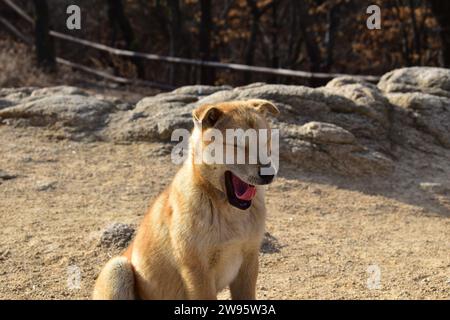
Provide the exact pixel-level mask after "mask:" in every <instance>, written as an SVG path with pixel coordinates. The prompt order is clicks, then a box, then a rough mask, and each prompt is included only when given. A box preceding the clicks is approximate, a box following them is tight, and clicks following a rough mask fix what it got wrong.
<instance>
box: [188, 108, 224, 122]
mask: <svg viewBox="0 0 450 320" xmlns="http://www.w3.org/2000/svg"><path fill="white" fill-rule="evenodd" d="M222 114H223V112H222V111H221V110H219V109H218V108H217V107H215V106H214V105H211V104H205V105H201V106H200V107H198V108H196V109H195V110H194V111H192V116H193V117H194V120H195V121H196V122H198V123H201V124H202V126H203V127H204V128H211V127H213V126H214V125H215V124H216V122H217V120H219V118H220V117H221V116H222Z"/></svg>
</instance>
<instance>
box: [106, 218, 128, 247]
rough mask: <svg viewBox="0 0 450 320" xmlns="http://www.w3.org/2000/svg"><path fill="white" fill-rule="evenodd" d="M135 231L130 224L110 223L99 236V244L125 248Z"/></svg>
mask: <svg viewBox="0 0 450 320" xmlns="http://www.w3.org/2000/svg"><path fill="white" fill-rule="evenodd" d="M134 233H135V228H134V226H132V225H129V224H124V223H112V224H111V225H109V226H108V227H106V228H105V229H104V230H103V233H102V235H101V237H100V245H102V246H105V247H115V248H125V247H127V246H128V244H129V243H130V241H131V239H132V238H133V236H134Z"/></svg>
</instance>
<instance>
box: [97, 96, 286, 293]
mask: <svg viewBox="0 0 450 320" xmlns="http://www.w3.org/2000/svg"><path fill="white" fill-rule="evenodd" d="M268 113H270V114H272V115H278V113H279V110H278V109H277V107H276V106H275V105H274V104H272V103H271V102H269V101H266V100H260V99H252V100H246V101H232V102H223V103H218V104H209V105H202V106H200V107H197V108H196V109H195V110H194V111H193V112H192V115H193V120H194V124H195V126H194V129H193V130H192V132H191V136H190V140H189V146H190V147H189V151H188V152H189V153H188V156H187V157H186V160H185V161H184V163H183V165H182V166H181V168H180V169H179V171H178V172H177V173H176V175H175V177H174V179H173V181H172V183H171V184H170V186H169V187H168V188H167V189H166V190H165V191H164V192H163V193H162V194H160V195H159V196H158V197H157V198H156V200H155V201H154V202H153V204H152V205H151V206H150V208H149V210H148V212H147V214H146V215H145V217H144V218H143V221H142V223H141V225H140V227H139V228H138V230H137V233H136V236H135V238H134V240H133V241H132V243H131V244H130V245H129V247H128V248H127V249H126V250H125V252H124V253H123V254H122V255H121V256H119V257H115V258H112V259H111V260H110V261H109V262H107V264H106V265H105V266H104V268H103V269H102V271H101V272H100V274H99V276H98V278H97V280H96V283H95V287H94V291H93V298H94V299H121V300H122V299H124V300H127V299H158V300H159V299H174V300H178V299H195V300H210V299H217V294H218V292H220V291H221V290H222V289H224V288H225V287H227V286H229V288H230V292H231V297H232V299H234V300H235V299H236V300H243V299H245V300H247V299H248V300H250V299H256V280H257V276H258V264H259V263H258V258H259V250H260V246H261V242H262V239H263V236H264V230H265V217H266V208H265V204H264V192H265V185H267V184H269V183H271V182H272V180H273V178H274V175H275V173H273V174H268V175H262V174H261V168H262V167H264V166H266V167H267V164H261V163H259V162H258V161H257V163H256V164H250V163H244V164H235V163H232V164H228V162H227V163H223V164H215V163H212V164H209V163H205V162H204V161H203V162H202V161H200V162H198V161H195V159H194V158H195V154H196V152H198V150H197V149H198V148H200V147H205V146H208V145H209V143H211V142H209V143H208V141H205V139H204V135H205V134H206V133H207V132H209V131H211V130H213V129H214V130H218V131H220V132H225V131H226V129H239V128H240V129H243V130H247V129H255V130H260V129H265V130H267V131H266V132H270V126H269V123H268V121H267V117H266V116H267V114H268ZM227 143H229V142H228V141H227ZM267 146H270V135H269V138H268V143H267V145H266V147H267ZM232 147H233V148H234V150H236V149H238V148H239V146H238V145H237V143H236V142H235V141H233V145H232ZM245 152H247V153H248V149H246V151H245ZM246 159H247V158H246ZM247 162H248V161H247ZM269 166H270V164H269Z"/></svg>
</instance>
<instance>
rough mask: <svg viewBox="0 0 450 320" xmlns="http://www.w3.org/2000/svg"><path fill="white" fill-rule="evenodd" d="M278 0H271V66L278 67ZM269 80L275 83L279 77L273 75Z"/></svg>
mask: <svg viewBox="0 0 450 320" xmlns="http://www.w3.org/2000/svg"><path fill="white" fill-rule="evenodd" d="M277 9H278V0H273V5H272V30H271V31H272V46H271V49H272V63H271V64H272V68H279V67H280V58H279V52H278V51H279V48H278V12H277V11H278V10H277ZM269 81H270V82H272V83H277V82H278V81H279V77H278V76H276V75H273V76H271V77H270V80H269Z"/></svg>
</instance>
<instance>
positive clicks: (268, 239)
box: [260, 232, 282, 253]
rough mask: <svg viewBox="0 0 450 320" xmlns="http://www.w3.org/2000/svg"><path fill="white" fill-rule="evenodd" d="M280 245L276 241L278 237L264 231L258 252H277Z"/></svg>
mask: <svg viewBox="0 0 450 320" xmlns="http://www.w3.org/2000/svg"><path fill="white" fill-rule="evenodd" d="M281 248H282V246H281V245H280V243H279V242H278V239H277V238H275V237H274V236H272V235H271V234H270V233H268V232H266V233H264V239H263V242H262V244H261V249H260V252H262V253H278V252H280V249H281Z"/></svg>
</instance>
